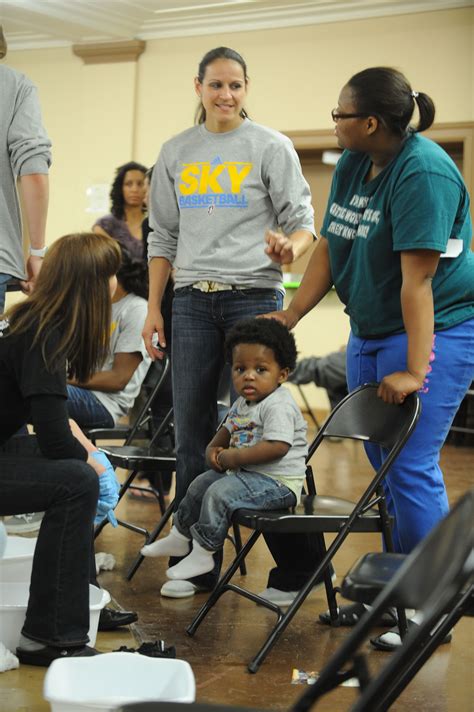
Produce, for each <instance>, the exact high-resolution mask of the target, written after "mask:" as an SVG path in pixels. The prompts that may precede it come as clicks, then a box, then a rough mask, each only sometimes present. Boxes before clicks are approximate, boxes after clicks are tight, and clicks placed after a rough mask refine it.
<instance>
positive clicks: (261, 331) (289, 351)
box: [224, 317, 297, 371]
mask: <svg viewBox="0 0 474 712" xmlns="http://www.w3.org/2000/svg"><path fill="white" fill-rule="evenodd" d="M238 344H261V345H262V346H266V347H267V349H271V350H272V351H273V353H274V355H275V360H276V362H277V363H278V365H279V366H280V368H288V369H289V370H290V371H292V370H293V369H294V368H295V366H296V356H297V351H296V343H295V337H294V336H293V334H292V333H291V332H290V331H288V329H287V328H286V326H284V325H283V324H282V323H281V322H280V321H278V320H277V319H264V318H262V317H257V318H254V319H242V320H241V321H238V322H237V323H236V324H235V326H233V327H232V329H231V330H230V331H229V334H228V335H227V338H226V340H225V346H224V348H225V354H226V358H227V360H228V361H229V363H232V352H233V350H234V348H235V347H236V346H237V345H238Z"/></svg>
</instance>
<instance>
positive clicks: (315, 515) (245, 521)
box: [233, 495, 381, 534]
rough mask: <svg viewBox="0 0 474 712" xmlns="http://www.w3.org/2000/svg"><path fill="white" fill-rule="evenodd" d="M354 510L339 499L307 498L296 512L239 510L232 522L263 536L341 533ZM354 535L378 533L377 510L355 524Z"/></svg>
mask: <svg viewBox="0 0 474 712" xmlns="http://www.w3.org/2000/svg"><path fill="white" fill-rule="evenodd" d="M354 507H355V503H354V502H350V501H348V500H346V499H341V498H339V497H325V496H320V495H304V496H303V497H302V498H301V503H300V504H299V505H298V506H297V507H294V508H293V509H284V510H281V509H278V510H273V511H267V512H265V511H263V510H252V509H239V510H237V512H235V514H234V517H233V522H234V523H235V524H241V525H242V526H245V527H248V528H249V529H255V530H256V531H261V532H281V533H285V532H290V533H293V534H295V533H301V532H338V531H339V530H340V528H341V526H342V525H343V524H344V523H345V522H346V521H347V519H348V518H349V516H350V515H351V514H352V511H353V509H354ZM352 531H355V532H379V531H381V520H380V517H379V514H378V510H377V509H370V510H369V511H367V512H366V513H365V514H363V515H362V516H360V517H359V518H358V519H356V521H355V522H354V525H353V528H352Z"/></svg>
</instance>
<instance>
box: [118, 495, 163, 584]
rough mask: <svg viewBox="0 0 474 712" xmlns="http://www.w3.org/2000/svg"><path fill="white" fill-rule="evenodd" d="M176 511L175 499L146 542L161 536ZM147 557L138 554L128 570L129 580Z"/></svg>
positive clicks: (151, 541) (150, 542)
mask: <svg viewBox="0 0 474 712" xmlns="http://www.w3.org/2000/svg"><path fill="white" fill-rule="evenodd" d="M173 511H174V499H173V500H172V502H170V503H169V505H168V506H167V508H166V509H165V511H164V513H163V516H162V517H161V518H160V520H159V522H158V524H157V525H156V527H155V528H154V529H153V531H152V532H151V533H150V534H149V535H148V537H147V538H146V541H145V544H152V543H153V542H154V541H156V540H157V539H158V537H159V536H160V534H161V532H162V531H163V529H164V528H165V526H166V524H167V522H168V520H169V519H170V518H171V515H172V514H173ZM144 559H145V557H144V556H143V554H140V553H139V554H137V556H136V558H135V561H134V562H133V563H132V565H131V566H130V568H129V570H128V572H127V581H131V580H132V578H133V577H134V576H135V574H136V572H137V571H138V569H139V568H140V566H141V564H142V563H143V561H144Z"/></svg>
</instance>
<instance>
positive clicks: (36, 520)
mask: <svg viewBox="0 0 474 712" xmlns="http://www.w3.org/2000/svg"><path fill="white" fill-rule="evenodd" d="M43 517H44V512H29V513H27V514H14V515H13V517H11V518H10V519H7V520H6V521H5V529H6V530H7V533H8V534H28V533H29V532H36V531H38V529H39V528H40V526H41V522H42V521H43Z"/></svg>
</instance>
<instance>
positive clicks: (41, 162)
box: [0, 26, 51, 314]
mask: <svg viewBox="0 0 474 712" xmlns="http://www.w3.org/2000/svg"><path fill="white" fill-rule="evenodd" d="M6 51H7V46H6V41H5V38H4V35H3V30H2V28H1V26H0V59H1V58H3V57H4V56H5V55H6ZM0 95H1V97H2V100H1V102H0V165H1V166H2V170H1V172H0V314H1V313H2V312H3V310H4V307H5V292H6V285H7V282H8V281H9V280H10V279H11V278H12V277H13V278H16V279H18V280H20V282H21V286H22V289H23V290H24V291H25V292H27V293H28V292H30V291H31V290H32V288H33V286H34V281H35V278H36V276H37V275H38V273H39V270H40V269H41V264H42V260H43V257H44V255H45V252H46V248H45V244H44V243H45V230H46V216H47V212H48V197H49V192H48V190H49V186H48V168H49V166H50V164H51V153H50V149H51V142H50V140H49V138H48V136H47V134H46V131H45V130H44V128H43V124H42V120H41V109H40V105H39V100H38V95H37V91H36V87H35V86H34V85H33V84H32V82H31V81H30V80H29V79H28V77H26V76H25V75H24V74H20V72H17V71H15V70H14V69H11V68H10V67H6V66H5V65H0ZM17 179H18V187H19V190H20V192H21V197H22V202H23V214H24V218H25V221H26V226H27V228H28V234H29V239H30V254H29V256H28V259H27V261H26V266H25V261H24V257H23V244H22V225H21V215H20V205H19V200H18V194H17V185H16V184H17ZM25 267H26V269H25Z"/></svg>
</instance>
